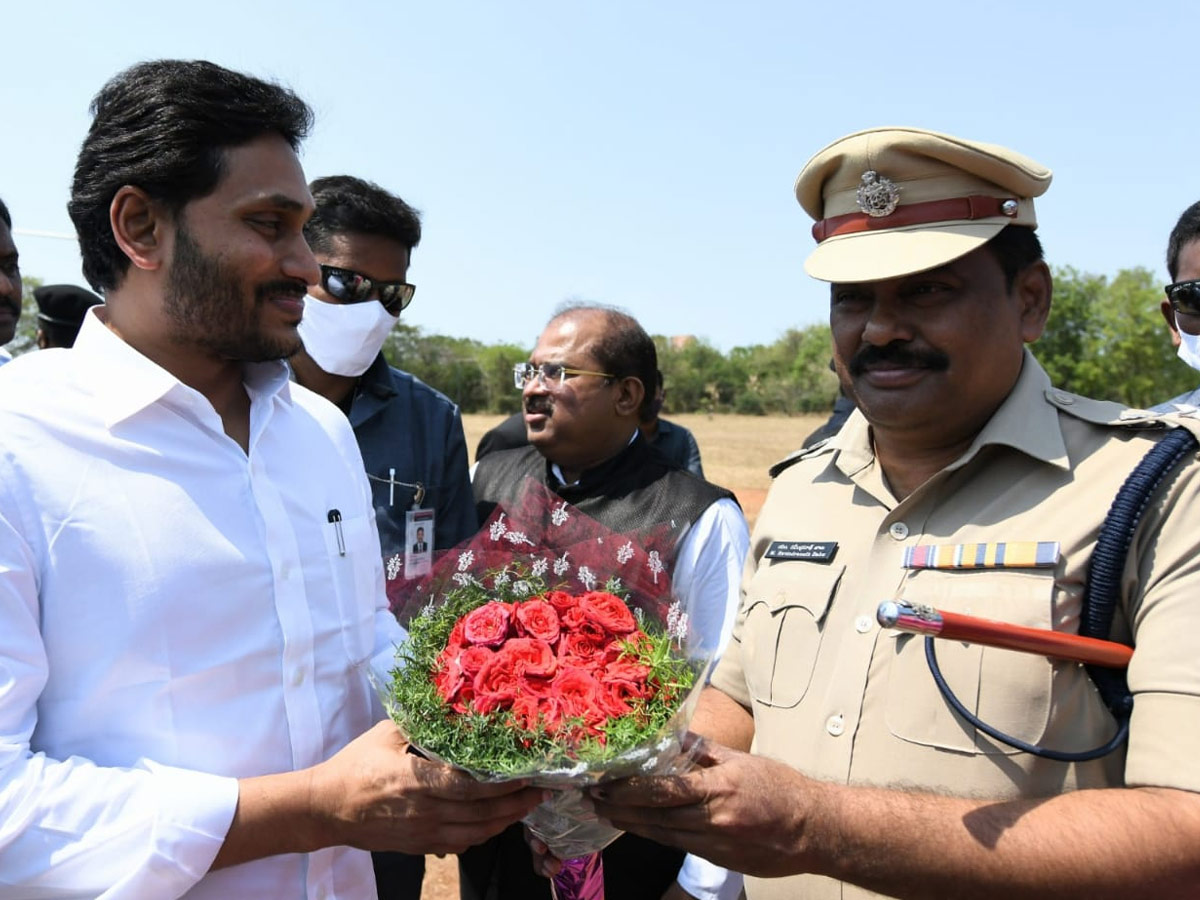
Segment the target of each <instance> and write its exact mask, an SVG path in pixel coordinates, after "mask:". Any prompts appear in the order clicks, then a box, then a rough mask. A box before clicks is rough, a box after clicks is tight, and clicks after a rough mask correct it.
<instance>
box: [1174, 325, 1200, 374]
mask: <svg viewBox="0 0 1200 900" xmlns="http://www.w3.org/2000/svg"><path fill="white" fill-rule="evenodd" d="M1176 352H1177V353H1178V354H1179V358H1180V359H1182V360H1183V361H1184V362H1185V363H1187V364H1188V365H1189V366H1191V367H1192V368H1193V369H1195V370H1196V371H1198V372H1200V334H1188V333H1187V332H1186V331H1184V330H1183V329H1182V328H1180V329H1179V350H1178V351H1176Z"/></svg>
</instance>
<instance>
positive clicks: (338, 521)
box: [327, 509, 346, 556]
mask: <svg viewBox="0 0 1200 900" xmlns="http://www.w3.org/2000/svg"><path fill="white" fill-rule="evenodd" d="M327 518H328V519H329V523H330V524H331V525H332V526H333V533H334V534H336V535H337V544H338V555H339V556H345V555H346V536H345V535H344V534H342V514H341V511H339V510H336V509H331V510H330V511H329V514H328V516H327Z"/></svg>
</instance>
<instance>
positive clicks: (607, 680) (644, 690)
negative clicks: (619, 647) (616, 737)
mask: <svg viewBox="0 0 1200 900" xmlns="http://www.w3.org/2000/svg"><path fill="white" fill-rule="evenodd" d="M649 677H650V669H649V667H647V666H643V665H641V664H640V663H636V662H634V661H633V660H630V659H617V660H614V661H613V662H610V663H609V664H608V665H607V666H605V667H604V674H602V675H601V676H600V680H601V682H603V684H604V687H605V689H606V690H607V691H608V696H609V699H610V700H611V701H612V707H611V708H613V709H619V710H620V712H614V713H613V715H616V716H625V715H628V714H629V713H630V712H631V709H630V706H629V704H630V702H631V701H634V700H646V699H649V698H650V697H651V696H653V694H654V691H653V690H652V689H651V687H650V685H649V683H648V679H649Z"/></svg>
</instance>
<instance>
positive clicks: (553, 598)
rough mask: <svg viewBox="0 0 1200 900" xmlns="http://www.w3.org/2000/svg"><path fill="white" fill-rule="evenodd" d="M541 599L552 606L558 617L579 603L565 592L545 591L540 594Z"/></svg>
mask: <svg viewBox="0 0 1200 900" xmlns="http://www.w3.org/2000/svg"><path fill="white" fill-rule="evenodd" d="M542 599H543V600H545V601H546V602H547V603H549V604H550V605H551V606H553V607H554V609H555V610H556V611H557V612H558V614H559V615H560V616H561V615H562V614H563V613H564V612H565V611H566V610H568V609H570V608H571V607H573V606H577V605H578V604H579V601H578V600H577V599H576V598H575V597H573V596H571V595H570V594H568V593H567V592H566V591H546V593H544V594H542Z"/></svg>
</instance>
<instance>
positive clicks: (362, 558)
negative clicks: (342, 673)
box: [322, 515, 383, 666]
mask: <svg viewBox="0 0 1200 900" xmlns="http://www.w3.org/2000/svg"><path fill="white" fill-rule="evenodd" d="M340 524H341V528H340V533H339V528H338V526H337V524H336V523H330V524H329V525H327V526H326V527H325V528H324V529H322V531H323V532H324V533H325V551H326V553H327V554H328V556H329V564H330V568H331V570H332V572H333V585H334V593H335V594H336V595H337V615H338V627H339V629H340V631H341V632H342V640H343V641H344V643H345V647H346V654H347V656H349V658H350V662H351V664H352V665H354V666H359V665H361V664H363V663H364V662H366V661H367V660H368V659H369V658H370V656H371V651H372V650H373V649H374V646H375V601H376V599H377V594H378V593H379V592H380V591H381V590H382V589H383V588H382V585H377V584H376V571H377V565H378V564H379V560H380V559H381V558H382V557H381V556H380V552H379V541H378V540H377V539H376V537H375V532H374V531H373V530H372V529H371V526H370V522H369V520H368V518H367V517H366V516H365V515H364V516H354V517H352V518H345V519H342V520H341V523H340Z"/></svg>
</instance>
